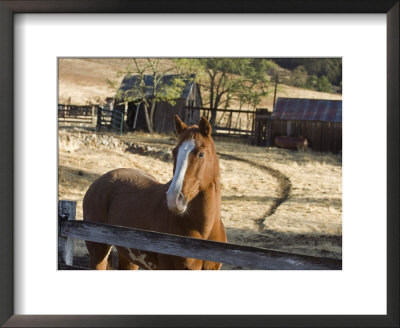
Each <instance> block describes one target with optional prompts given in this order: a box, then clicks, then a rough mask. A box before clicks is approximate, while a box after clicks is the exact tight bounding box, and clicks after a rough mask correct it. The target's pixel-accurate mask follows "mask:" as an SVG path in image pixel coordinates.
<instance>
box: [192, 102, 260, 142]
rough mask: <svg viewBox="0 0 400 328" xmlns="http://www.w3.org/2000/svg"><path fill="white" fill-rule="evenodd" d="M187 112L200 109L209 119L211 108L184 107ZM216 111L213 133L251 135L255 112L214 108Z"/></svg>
mask: <svg viewBox="0 0 400 328" xmlns="http://www.w3.org/2000/svg"><path fill="white" fill-rule="evenodd" d="M186 110H187V111H188V112H190V111H200V113H201V115H202V116H204V117H206V118H207V119H210V113H211V111H212V110H211V109H210V108H206V107H190V106H188V107H186ZM215 111H216V112H217V114H216V115H217V119H216V124H215V126H214V129H213V132H214V133H213V134H214V135H227V136H252V135H253V132H254V129H253V121H254V115H255V112H254V111H252V110H239V109H215Z"/></svg>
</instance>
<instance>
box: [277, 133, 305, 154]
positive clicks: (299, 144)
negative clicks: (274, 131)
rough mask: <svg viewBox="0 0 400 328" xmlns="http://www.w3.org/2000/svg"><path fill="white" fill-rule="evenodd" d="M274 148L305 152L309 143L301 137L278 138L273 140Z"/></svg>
mask: <svg viewBox="0 0 400 328" xmlns="http://www.w3.org/2000/svg"><path fill="white" fill-rule="evenodd" d="M274 142H275V146H278V147H281V148H287V149H297V150H303V151H304V150H306V148H307V147H308V146H309V142H308V140H307V139H306V138H303V137H287V136H278V137H276V138H275V140H274Z"/></svg>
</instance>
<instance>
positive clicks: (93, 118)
mask: <svg viewBox="0 0 400 328" xmlns="http://www.w3.org/2000/svg"><path fill="white" fill-rule="evenodd" d="M95 108H96V107H95V106H94V105H92V125H96V114H95V112H96V111H95Z"/></svg>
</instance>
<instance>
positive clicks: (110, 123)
mask: <svg viewBox="0 0 400 328" xmlns="http://www.w3.org/2000/svg"><path fill="white" fill-rule="evenodd" d="M103 127H104V128H106V129H108V130H116V131H118V132H119V133H120V134H121V135H122V133H123V131H124V112H123V111H121V110H118V109H114V110H109V109H105V108H102V107H99V108H98V111H97V124H96V128H97V130H101V129H102V128H103Z"/></svg>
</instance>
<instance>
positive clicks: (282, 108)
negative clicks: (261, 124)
mask: <svg viewBox="0 0 400 328" xmlns="http://www.w3.org/2000/svg"><path fill="white" fill-rule="evenodd" d="M271 118H272V119H275V120H300V121H322V122H342V101H341V100H326V99H301V98H278V99H277V101H276V103H275V106H274V110H273V112H272V116H271Z"/></svg>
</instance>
